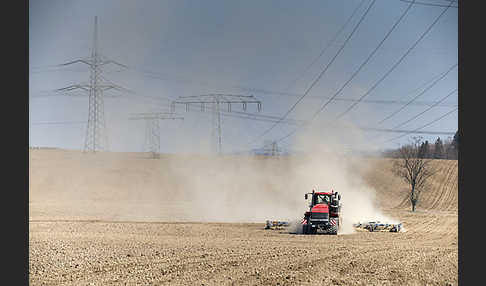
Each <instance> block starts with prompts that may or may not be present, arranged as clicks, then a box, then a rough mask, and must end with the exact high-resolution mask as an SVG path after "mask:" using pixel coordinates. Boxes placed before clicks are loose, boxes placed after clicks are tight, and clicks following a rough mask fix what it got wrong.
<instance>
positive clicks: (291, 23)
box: [29, 0, 458, 152]
mask: <svg viewBox="0 0 486 286" xmlns="http://www.w3.org/2000/svg"><path fill="white" fill-rule="evenodd" d="M421 2H428V3H436V4H442V5H444V4H448V1H446V0H427V1H421ZM370 3H371V0H363V1H362V0H347V1H331V0H327V1H281V0H279V1H261V0H258V1H257V0H255V1H250V0H248V1H223V0H221V1H209V0H206V1H182V0H165V1H162V0H159V1H148V0H144V1H128V0H127V1H121V0H117V1H115V0H113V1H107V0H104V1H87V0H82V1H81V0H77V1H67V0H60V1H54V0H45V1H40V0H37V1H32V0H31V1H30V2H29V65H30V76H29V77H30V79H29V82H30V84H29V90H30V102H29V107H30V113H29V117H30V145H31V146H52V147H63V148H70V149H82V148H83V146H84V136H85V133H86V123H84V122H87V116H88V98H87V96H76V97H74V96H73V97H69V96H52V95H53V93H52V90H53V89H57V88H62V87H65V86H68V85H71V84H74V83H80V82H88V80H89V71H88V68H87V66H85V65H83V64H77V65H71V66H66V67H63V68H59V67H50V66H52V65H57V64H61V63H65V62H68V61H71V60H75V59H79V58H82V57H88V56H89V55H90V54H91V47H92V38H93V25H94V16H98V34H99V45H100V51H101V53H102V54H103V55H105V56H107V57H109V58H111V59H113V60H116V61H118V62H120V63H123V64H125V65H127V66H129V69H127V70H124V69H121V68H119V67H116V66H112V67H107V68H106V70H105V71H104V76H105V77H106V78H107V79H109V80H111V81H113V82H115V83H117V84H119V85H121V86H123V87H126V88H128V89H131V90H133V91H134V92H135V94H134V95H132V96H126V95H122V96H121V97H116V98H105V103H104V104H105V117H106V125H107V128H108V137H109V142H110V150H111V151H142V150H143V149H142V148H143V144H144V139H145V135H144V132H145V125H144V122H143V121H133V120H128V117H129V116H130V114H131V113H135V112H145V111H151V110H160V109H163V108H164V106H167V102H168V100H167V99H176V98H177V97H178V96H187V95H199V94H205V93H230V94H243V95H254V96H255V97H257V98H258V99H260V100H261V101H262V103H263V110H262V112H261V113H262V114H264V115H271V116H278V117H281V116H283V115H284V114H285V113H286V111H287V110H289V108H290V107H291V106H292V105H293V104H294V103H295V102H296V101H297V100H298V99H299V97H300V95H302V94H303V93H304V91H305V90H306V89H307V88H308V87H309V86H310V85H311V83H312V81H313V80H314V79H315V78H316V77H317V75H318V74H319V72H320V71H322V70H323V69H324V67H325V66H326V64H327V63H329V61H331V59H332V58H333V57H334V55H335V54H336V53H337V51H338V50H339V48H340V47H341V45H342V44H343V43H344V41H345V39H346V37H347V36H348V35H349V34H350V33H351V31H352V29H353V27H354V26H355V25H356V24H357V23H358V21H359V19H360V17H361V15H363V13H364V12H365V10H366V9H367V7H368V6H369V5H370ZM360 5H361V6H360ZM455 5H457V4H455ZM407 6H408V3H407V2H404V1H400V0H377V1H376V2H375V4H374V6H373V7H372V8H371V10H370V11H369V14H368V15H367V16H366V18H365V19H364V20H363V22H362V23H361V24H360V26H359V27H358V29H357V30H356V32H355V34H354V35H353V37H352V38H351V39H350V40H349V42H348V43H347V44H346V46H345V47H344V49H343V50H342V52H341V54H340V55H339V56H338V57H337V58H336V59H335V61H334V62H333V63H332V65H330V67H329V69H328V70H327V71H326V73H325V74H324V75H323V76H322V78H321V79H320V80H319V82H318V83H317V84H316V85H315V86H314V87H313V89H312V90H311V91H310V92H309V93H308V96H306V97H305V98H304V99H303V100H302V101H301V102H300V103H299V104H298V105H297V106H296V108H295V110H293V111H292V112H291V113H290V114H289V115H288V118H292V119H309V118H310V117H311V115H312V114H313V113H314V112H315V111H316V110H317V109H318V108H319V107H320V106H321V105H322V104H323V103H325V102H326V101H327V98H329V97H331V96H332V95H333V94H334V93H335V92H336V91H337V90H338V89H339V88H340V87H341V86H342V85H343V84H344V83H345V82H346V81H347V80H348V79H349V78H350V77H351V75H352V74H353V72H354V71H355V70H356V69H357V68H358V67H359V65H360V64H361V63H362V62H363V61H364V60H365V59H366V57H367V56H368V55H369V54H370V53H371V52H372V51H373V49H374V48H375V47H376V46H377V45H378V43H379V42H380V41H381V40H382V39H383V37H384V36H385V34H386V33H387V31H388V30H389V29H390V28H391V26H392V25H393V24H394V23H395V21H396V20H397V19H398V18H399V17H400V15H401V14H402V13H403V12H404V10H405V9H406V8H407ZM358 7H359V8H358ZM357 8H358V10H357V12H356V14H355V15H354V16H353V18H352V19H351V21H350V22H349V23H348V25H347V26H346V27H345V28H344V30H342V33H341V34H339V37H338V38H337V40H336V41H335V43H334V44H333V45H332V46H329V48H328V49H327V50H326V51H325V53H324V54H323V56H322V57H321V58H320V59H319V60H318V61H317V62H316V63H315V65H313V66H312V67H311V68H310V69H307V70H306V67H308V66H309V64H310V63H311V62H313V60H314V59H315V58H316V57H317V56H318V55H319V54H320V53H321V51H322V50H323V49H324V48H325V47H326V46H327V45H328V44H329V42H330V41H331V40H332V39H333V37H334V35H336V33H337V32H338V31H339V30H340V29H341V27H342V26H343V25H344V24H345V22H346V20H347V19H348V18H349V17H350V16H351V14H352V13H353V11H355V9H357ZM443 9H445V8H444V7H440V6H425V5H414V6H413V7H412V8H411V10H410V11H409V13H408V14H407V15H406V16H405V18H404V19H403V20H402V21H401V23H400V24H399V25H398V26H397V27H396V29H395V30H394V31H393V33H392V34H391V35H390V36H389V38H388V39H387V40H386V41H385V42H384V44H383V46H382V47H381V48H380V49H379V50H378V52H377V53H376V54H375V56H374V57H373V58H372V59H371V60H370V62H368V64H367V65H366V66H365V67H364V68H363V69H362V70H361V72H360V73H359V74H358V75H357V76H356V77H355V78H354V79H353V80H352V81H351V82H350V83H349V84H348V85H347V86H346V88H345V89H344V90H343V91H342V93H340V94H339V95H338V96H337V97H336V98H347V99H358V98H360V97H361V96H362V95H363V94H364V93H365V92H366V91H367V90H368V89H369V88H370V87H371V86H372V85H373V84H374V83H375V82H376V81H377V80H378V79H379V78H381V77H382V76H383V75H384V74H385V72H386V71H387V70H388V69H389V68H391V66H392V65H393V64H394V63H395V62H396V61H397V60H398V59H399V58H400V57H401V56H402V55H403V54H404V53H405V52H406V51H407V50H408V49H409V48H410V46H411V45H412V44H413V43H414V42H415V41H416V40H417V39H418V38H419V37H420V35H421V34H422V33H423V32H424V31H425V30H426V29H427V27H428V26H429V25H430V24H431V23H432V22H433V21H434V20H435V18H436V17H437V16H438V15H439V14H440V13H441V12H442V11H443ZM457 12H458V9H457V8H450V9H448V10H447V12H446V13H445V14H444V15H443V16H442V17H441V18H440V20H439V21H438V22H437V24H436V25H435V26H433V28H432V29H431V30H430V32H429V33H428V34H427V35H426V36H425V38H424V39H423V40H422V41H420V43H419V44H418V45H417V46H416V48H415V49H414V50H412V52H411V53H410V54H409V55H408V56H407V57H406V58H405V59H404V60H403V62H401V64H400V65H399V66H398V67H397V68H396V69H395V70H394V71H393V72H392V73H391V74H390V75H389V76H388V77H386V79H385V80H384V81H383V82H382V83H381V84H379V85H378V86H377V87H376V89H374V90H373V91H372V92H371V93H370V94H369V95H368V96H367V97H366V98H365V100H394V101H401V102H407V101H409V100H411V99H412V98H414V97H415V96H416V95H418V94H419V93H420V92H421V91H422V90H423V89H424V88H425V87H426V85H425V84H427V83H430V82H431V81H432V80H434V79H437V78H438V77H439V76H440V75H441V74H442V73H444V72H446V71H447V70H448V69H450V68H451V67H452V66H454V65H455V64H457V62H458V56H457V46H458V29H457ZM296 79H298V80H297V81H295V80H296ZM293 82H295V83H294V84H292V83H293ZM457 84H458V83H457V67H455V68H453V69H452V70H451V71H450V72H449V73H448V74H447V76H445V77H444V78H443V79H441V80H440V81H438V82H437V84H436V85H434V86H433V87H432V88H430V89H429V90H428V91H427V92H425V93H423V95H421V96H420V97H419V98H417V102H419V103H420V102H428V103H430V102H434V101H439V100H441V99H442V98H444V97H445V96H447V95H448V94H449V93H451V92H452V91H454V90H455V89H457ZM250 89H253V91H251V92H250V91H249V90H250ZM262 90H264V91H267V92H262ZM278 92H287V93H290V94H294V95H282V94H278ZM73 94H77V95H80V94H81V93H80V92H75V93H73ZM110 94H117V93H116V92H113V93H110ZM457 96H458V95H457V92H455V93H453V94H452V95H450V96H449V97H447V98H446V99H445V100H443V102H442V103H441V104H440V105H438V106H436V107H434V108H432V109H430V110H429V111H427V112H426V113H424V114H423V115H421V116H419V117H417V118H416V119H414V120H411V121H410V122H408V123H406V124H404V125H403V126H400V127H399V128H397V129H402V130H414V129H416V128H418V127H421V126H423V125H425V124H427V123H429V122H431V121H433V120H434V119H436V118H439V117H440V116H442V115H444V114H446V113H447V112H449V111H451V110H453V109H454V108H455V106H457ZM351 104H352V102H349V101H333V102H332V103H331V104H329V105H328V106H327V107H326V108H325V109H324V110H323V112H321V114H320V115H319V117H318V119H317V120H316V122H319V124H322V125H323V126H324V125H325V126H328V125H329V124H330V123H332V122H334V119H335V117H336V116H337V115H338V114H340V113H341V112H342V111H344V110H345V109H346V108H348V107H349V106H350V105H351ZM401 106H402V105H399V104H386V105H385V104H370V103H366V102H362V103H360V104H358V105H357V106H356V108H354V109H353V110H352V111H350V112H349V113H347V114H346V116H345V117H344V118H343V119H345V120H346V121H349V122H352V123H354V124H358V125H360V126H368V127H378V128H386V129H392V128H395V127H396V126H397V125H399V124H401V123H403V122H405V121H407V120H408V119H410V118H412V117H414V116H415V115H417V114H419V113H421V112H422V111H424V110H426V109H427V108H428V106H426V105H409V106H407V107H406V108H405V109H403V110H402V111H401V112H399V113H397V114H396V115H395V116H393V117H391V118H390V119H389V120H386V121H384V122H382V123H381V124H378V122H380V121H381V120H382V119H384V118H386V117H387V116H388V115H390V114H392V113H393V112H394V111H396V110H398V109H399V108H400V107H401ZM232 110H234V111H242V110H241V107H240V106H233V107H232ZM177 111H178V112H180V114H181V115H182V116H184V117H185V120H184V121H169V120H163V121H161V122H160V126H161V152H177V151H184V150H185V151H187V150H196V149H198V148H203V147H201V146H204V144H206V145H207V144H208V143H207V142H208V140H209V135H210V130H211V125H210V123H211V115H210V114H209V113H200V112H185V111H184V109H183V108H181V109H178V110H177ZM247 112H252V113H253V112H256V107H255V106H248V111H247ZM45 123H51V124H45ZM53 123H62V124H53ZM271 125H272V123H269V122H260V121H254V120H244V119H238V118H230V117H224V120H223V150H224V151H225V152H231V151H233V150H243V149H250V148H255V147H258V146H261V145H262V144H263V142H264V141H266V140H271V139H279V138H281V137H283V136H284V135H286V134H288V133H289V132H290V131H292V130H293V129H294V128H295V126H293V125H288V124H279V125H278V126H277V127H276V128H274V129H273V130H272V131H271V132H269V133H268V134H267V135H266V136H264V137H262V138H259V139H258V140H257V141H256V142H255V143H253V144H251V145H248V142H250V141H252V140H253V139H254V138H256V137H257V136H258V135H260V134H261V133H263V132H264V131H265V130H266V129H267V128H269V127H270V126H271ZM457 127H458V125H457V111H456V112H453V113H451V114H450V115H448V116H446V117H444V118H443V119H441V120H439V121H437V122H436V123H434V124H431V125H430V126H427V127H426V128H424V129H423V130H424V131H446V132H455V131H456V130H457ZM398 135H400V134H399V133H377V132H365V133H364V134H363V136H365V138H367V139H366V140H377V138H378V139H380V140H377V141H376V142H382V141H384V140H386V139H389V138H393V137H396V136H398ZM324 136H325V135H324ZM330 136H332V135H331V134H330ZM437 136H438V135H422V137H423V138H424V139H428V140H429V141H434V140H435V139H436V138H437ZM410 137H411V135H407V136H404V137H402V138H400V139H397V140H395V141H391V142H388V143H385V144H382V145H379V146H380V147H382V148H386V147H395V146H397V144H403V143H405V142H407V140H408V139H409V138H410ZM441 137H442V138H444V139H445V138H446V137H447V136H446V135H441ZM370 142H371V141H370ZM281 144H283V145H288V146H290V147H289V148H291V144H292V137H289V138H288V139H286V140H284V141H282V142H281Z"/></svg>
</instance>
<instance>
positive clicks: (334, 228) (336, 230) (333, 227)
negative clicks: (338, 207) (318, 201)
mask: <svg viewBox="0 0 486 286" xmlns="http://www.w3.org/2000/svg"><path fill="white" fill-rule="evenodd" d="M328 233H329V234H332V235H336V234H337V233H338V228H337V226H336V225H333V226H331V228H330V229H329V231H328Z"/></svg>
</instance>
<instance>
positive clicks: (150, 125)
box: [129, 112, 184, 159]
mask: <svg viewBox="0 0 486 286" xmlns="http://www.w3.org/2000/svg"><path fill="white" fill-rule="evenodd" d="M129 119H130V120H145V151H148V152H149V153H150V154H151V157H152V158H154V159H158V158H160V125H159V120H167V119H172V120H177V119H181V120H184V117H181V116H177V115H176V114H175V113H173V112H147V113H135V114H132V116H131V117H130V118H129Z"/></svg>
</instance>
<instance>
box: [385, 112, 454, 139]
mask: <svg viewBox="0 0 486 286" xmlns="http://www.w3.org/2000/svg"><path fill="white" fill-rule="evenodd" d="M457 110H458V108H454V109H453V110H451V111H449V112H447V113H446V114H444V115H442V116H440V117H438V118H436V119H434V120H432V121H431V122H429V123H427V124H425V125H423V126H421V127H419V128H417V129H414V130H412V131H410V132H407V133H405V134H402V135H400V136H397V137H393V138H391V139H388V140H386V141H383V142H381V143H382V144H383V143H387V142H390V141H394V140H396V139H399V138H402V137H403V136H405V135H407V134H411V133H414V132H417V131H418V130H420V129H424V128H425V127H427V126H429V125H431V124H433V123H435V122H437V121H439V120H441V119H442V118H444V117H446V116H448V115H449V114H451V113H453V112H454V111H457Z"/></svg>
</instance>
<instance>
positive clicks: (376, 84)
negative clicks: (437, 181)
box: [277, 0, 454, 142]
mask: <svg viewBox="0 0 486 286" xmlns="http://www.w3.org/2000/svg"><path fill="white" fill-rule="evenodd" d="M453 2H454V0H453V1H451V2H450V4H449V6H448V7H447V8H445V9H444V10H443V11H442V12H441V13H440V14H439V16H438V17H437V18H436V19H435V20H434V22H432V24H431V25H430V26H429V27H428V28H427V29H426V30H425V32H424V33H422V35H421V36H420V37H419V38H418V40H417V41H415V43H414V44H413V45H412V46H411V47H410V48H409V49H408V50H407V52H406V53H405V54H404V55H403V56H402V57H401V58H400V59H399V60H398V61H397V62H396V63H395V64H394V65H393V66H392V67H391V68H390V69H389V70H388V71H387V72H386V73H385V74H384V75H383V76H382V77H381V78H380V79H379V80H378V81H377V82H376V83H375V84H374V85H373V86H372V87H371V88H370V89H368V91H367V92H366V93H365V94H364V95H363V96H361V97H360V98H359V100H358V102H355V103H354V104H353V105H352V106H351V107H350V108H348V109H347V110H346V111H345V112H343V113H341V114H340V115H339V116H337V118H336V119H339V118H340V117H342V116H343V115H344V114H346V113H347V112H349V111H351V110H352V108H354V106H356V105H357V104H358V103H359V102H361V100H363V99H364V97H366V96H367V95H368V94H369V93H370V92H371V91H372V90H374V89H375V88H376V87H377V86H378V85H379V84H380V83H381V82H382V81H383V80H384V79H385V78H386V77H387V76H388V75H389V74H390V73H391V72H392V71H393V70H394V69H395V68H396V67H397V66H398V65H399V64H400V63H401V62H402V61H403V60H404V59H405V57H406V56H407V55H408V54H409V53H410V52H411V51H412V49H413V48H415V46H416V45H417V44H418V43H419V42H420V41H421V40H422V39H423V38H424V37H425V35H426V34H427V33H428V32H429V31H430V30H431V29H432V27H433V26H434V25H435V24H436V23H437V22H438V21H439V19H440V18H441V17H442V15H444V13H445V12H446V11H447V10H448V8H449V7H450V5H451V4H452V3H453ZM328 103H329V101H328V102H327V103H326V104H328ZM321 110H322V108H321V109H320V110H318V111H317V112H316V113H314V115H313V116H312V117H311V120H310V121H307V123H306V124H302V125H301V126H299V127H297V128H296V129H294V130H293V131H291V132H290V133H288V134H287V135H285V136H283V137H281V138H280V139H278V140H277V142H280V141H282V140H284V139H287V138H288V137H290V136H292V135H293V134H295V133H296V132H297V130H298V129H299V128H301V127H302V126H304V125H308V124H309V123H310V122H312V121H313V120H314V119H315V118H316V116H317V114H318V113H320V111H321Z"/></svg>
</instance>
